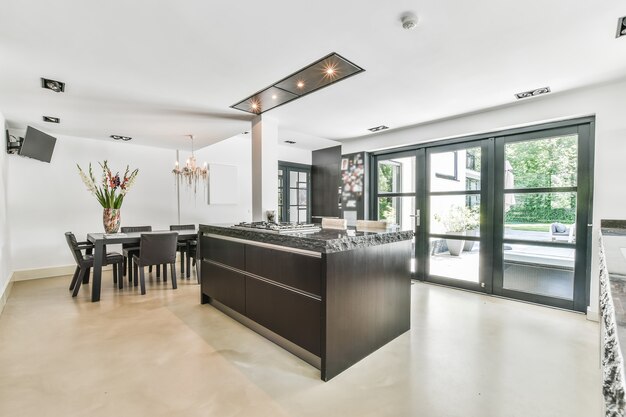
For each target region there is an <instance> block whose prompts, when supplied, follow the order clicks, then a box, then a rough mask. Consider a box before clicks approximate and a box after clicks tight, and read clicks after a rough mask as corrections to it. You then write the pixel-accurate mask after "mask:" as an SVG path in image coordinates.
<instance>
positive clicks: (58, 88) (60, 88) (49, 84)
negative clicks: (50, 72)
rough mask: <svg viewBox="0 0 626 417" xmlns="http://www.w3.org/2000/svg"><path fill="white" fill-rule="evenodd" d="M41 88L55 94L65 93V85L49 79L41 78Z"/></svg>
mask: <svg viewBox="0 0 626 417" xmlns="http://www.w3.org/2000/svg"><path fill="white" fill-rule="evenodd" d="M41 88H46V89H48V90H52V91H54V92H55V93H62V92H64V91H65V83H64V82H62V81H57V80H52V79H50V78H42V79H41Z"/></svg>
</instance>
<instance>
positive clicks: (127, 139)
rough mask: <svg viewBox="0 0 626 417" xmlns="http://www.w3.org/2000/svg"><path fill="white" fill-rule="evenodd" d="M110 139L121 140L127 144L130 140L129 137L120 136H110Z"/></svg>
mask: <svg viewBox="0 0 626 417" xmlns="http://www.w3.org/2000/svg"><path fill="white" fill-rule="evenodd" d="M110 137H111V138H112V139H115V140H123V141H124V142H128V141H129V140H131V139H132V138H131V137H130V136H120V135H111V136H110Z"/></svg>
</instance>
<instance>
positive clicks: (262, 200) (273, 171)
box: [252, 115, 278, 221]
mask: <svg viewBox="0 0 626 417" xmlns="http://www.w3.org/2000/svg"><path fill="white" fill-rule="evenodd" d="M268 210H273V211H274V212H275V213H276V215H278V122H277V121H276V120H274V119H272V118H269V117H267V116H263V115H260V116H256V117H255V118H254V119H253V120H252V221H261V220H266V219H267V218H266V212H267V211H268Z"/></svg>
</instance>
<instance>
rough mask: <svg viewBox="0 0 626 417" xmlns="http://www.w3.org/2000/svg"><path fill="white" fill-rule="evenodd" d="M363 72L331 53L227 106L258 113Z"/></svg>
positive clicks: (361, 69)
mask: <svg viewBox="0 0 626 417" xmlns="http://www.w3.org/2000/svg"><path fill="white" fill-rule="evenodd" d="M363 71H365V70H364V69H363V68H361V67H359V66H357V65H355V64H353V63H352V62H350V61H348V60H347V59H345V58H344V57H342V56H341V55H339V54H337V53H334V52H333V53H332V54H330V55H327V56H325V57H324V58H321V59H319V60H317V61H315V62H314V63H312V64H310V65H308V66H306V67H304V68H302V69H301V70H299V71H296V72H294V73H293V74H291V75H288V76H287V77H285V78H283V79H282V80H280V81H278V82H276V83H274V84H272V85H271V86H269V87H267V88H264V89H263V90H261V91H259V92H257V93H255V94H253V95H251V96H250V97H248V98H245V99H243V100H241V101H240V102H239V103H237V104H233V105H232V106H230V107H232V108H234V109H238V110H243V111H245V112H248V113H253V114H261V113H263V112H266V111H268V110H271V109H273V108H274V107H278V106H280V105H283V104H285V103H288V102H290V101H292V100H295V99H297V98H300V97H303V96H305V95H307V94H309V93H312V92H314V91H317V90H319V89H320V88H324V87H327V86H329V85H331V84H333V83H336V82H337V81H341V80H344V79H346V78H347V77H350V76H352V75H355V74H358V73H359V72H363Z"/></svg>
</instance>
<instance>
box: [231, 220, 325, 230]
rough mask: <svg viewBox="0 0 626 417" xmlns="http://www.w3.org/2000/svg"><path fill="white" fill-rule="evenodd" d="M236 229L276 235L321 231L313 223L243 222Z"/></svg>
mask: <svg viewBox="0 0 626 417" xmlns="http://www.w3.org/2000/svg"><path fill="white" fill-rule="evenodd" d="M235 227H238V228H245V229H260V230H264V231H268V232H274V233H307V232H309V233H312V232H319V231H320V230H321V229H320V227H319V226H318V225H315V224H313V223H270V222H251V223H249V222H241V223H239V224H236V225H235Z"/></svg>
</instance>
